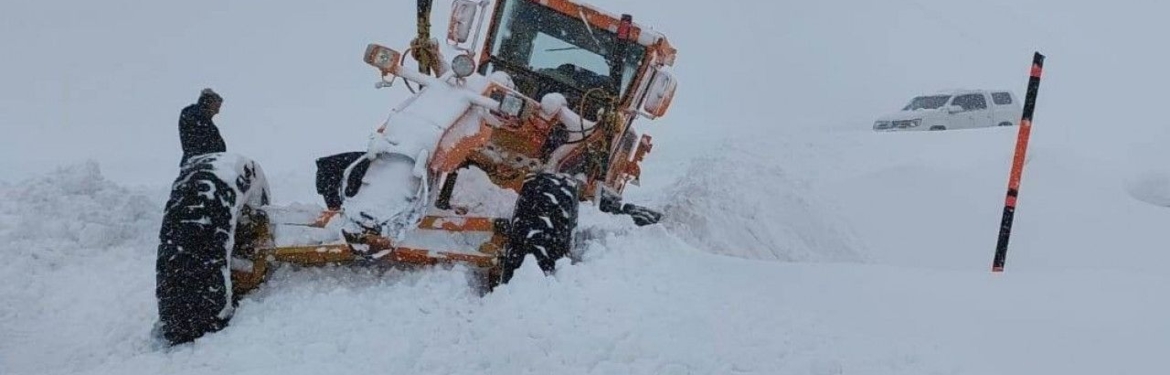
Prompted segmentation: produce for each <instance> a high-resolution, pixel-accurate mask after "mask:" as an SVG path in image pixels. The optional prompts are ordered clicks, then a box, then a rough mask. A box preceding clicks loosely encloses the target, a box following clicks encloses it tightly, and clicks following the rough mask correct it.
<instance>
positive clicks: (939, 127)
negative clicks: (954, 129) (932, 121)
mask: <svg viewBox="0 0 1170 375" xmlns="http://www.w3.org/2000/svg"><path fill="white" fill-rule="evenodd" d="M930 130H931V131H937V130H947V127H945V126H942V125H935V126H931V127H930Z"/></svg>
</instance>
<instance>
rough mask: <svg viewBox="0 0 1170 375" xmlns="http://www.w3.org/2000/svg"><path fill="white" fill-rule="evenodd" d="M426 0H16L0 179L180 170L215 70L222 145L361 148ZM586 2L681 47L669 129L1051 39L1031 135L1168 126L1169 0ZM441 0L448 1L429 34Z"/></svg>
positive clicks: (961, 64)
mask: <svg viewBox="0 0 1170 375" xmlns="http://www.w3.org/2000/svg"><path fill="white" fill-rule="evenodd" d="M414 3H415V2H414V1H402V0H382V1H340V2H334V1H276V0H253V1H231V2H229V1H214V0H206V1H199V2H189V1H188V2H163V1H130V0H108V1H81V0H61V1H31V0H9V1H6V2H5V4H4V5H3V11H0V51H2V52H0V56H2V57H0V181H10V182H11V181H15V180H19V179H23V178H27V177H31V176H36V175H39V174H42V173H44V171H45V170H46V169H51V168H54V167H56V166H59V165H63V164H71V163H76V162H80V161H84V160H87V159H92V160H96V161H98V162H99V163H101V167H102V170H103V172H104V173H105V174H106V175H107V176H109V177H110V178H112V179H114V180H117V181H120V182H124V183H133V184H166V183H169V180H170V179H172V178H173V177H174V174H175V172H176V168H177V166H176V164H177V162H178V159H179V155H180V152H179V145H178V132H177V129H176V122H177V117H178V112H179V110H180V109H181V108H182V107H183V106H185V105H187V104H189V103H190V102H192V101H193V100H194V99H195V97H196V95H197V93H198V91H199V90H200V89H201V88H203V87H214V88H215V89H217V90H218V91H219V92H221V93H222V94H223V96H224V97H225V99H226V103H225V106H224V109H223V113H222V114H221V115H220V116H218V117H217V119H216V121H217V123H218V124H219V125H220V128H221V130H222V132H223V134H224V136H225V137H226V139H227V144H228V147H229V149H230V150H231V151H235V152H240V153H243V154H245V155H249V156H251V157H253V158H255V159H257V160H258V161H259V162H260V163H261V164H262V165H263V166H265V168H266V169H267V170H268V171H269V173H270V174H271V173H281V172H285V171H294V170H301V169H311V168H313V164H312V161H313V159H314V158H316V157H318V156H322V155H325V154H328V153H333V152H340V151H347V150H351V149H360V148H361V147H362V145H363V143H364V140H365V138H366V134H367V132H368V131H369V130H370V129H372V128H373V127H374V126H376V125H377V124H378V123H379V122H380V121H381V120H382V119H383V117H384V116H385V115H386V113H387V111H388V109H389V107H390V106H391V105H393V104H394V102H395V101H397V100H399V99H401V98H402V97H403V93H404V92H405V91H404V90H403V89H401V88H395V89H392V90H381V91H378V90H374V89H373V88H372V85H373V82H374V81H375V80H376V74H375V72H374V71H373V70H372V69H371V68H369V67H367V66H365V65H364V64H363V63H362V61H361V53H362V52H363V50H364V48H365V45H366V43H369V42H378V43H382V44H386V45H389V46H394V47H402V46H405V44H406V43H407V42H408V40H409V38H410V37H411V36H412V32H413V30H414V25H413V22H414V21H413V11H414V9H413V5H414ZM591 3H594V4H597V5H599V6H601V7H603V8H606V9H610V10H612V11H613V12H615V13H617V12H623V11H624V12H629V13H632V14H633V15H634V17H635V21H638V22H641V23H646V24H648V25H651V26H652V27H654V28H656V29H658V30H660V31H662V32H664V33H665V34H667V35H668V36H669V37H670V38H671V39H672V41H673V42H674V44H675V45H676V46H677V47H678V49H679V59H678V64H677V66H676V69H675V72H676V75H677V76H678V78H679V80H680V82H681V86H680V89H679V90H680V91H679V93H678V97H677V100H676V101H677V102H676V103H675V105H674V106H673V107H672V113H671V114H670V115H669V116H670V117H668V118H667V119H664V120H662V121H658V122H656V123H654V124H653V126H652V127H650V128H649V129H647V130H649V131H651V132H654V133H656V134H659V136H660V138H659V139H660V141H659V144H660V145H663V144H662V142H674V144H676V145H677V144H681V143H687V142H692V143H701V142H702V140H703V139H704V138H705V137H709V136H710V135H712V134H714V135H719V134H726V133H736V134H744V133H751V134H759V136H760V137H767V136H780V135H779V133H783V132H789V133H791V132H793V131H818V130H822V129H846V128H856V129H865V128H868V127H869V126H870V124H871V122H872V119H873V117H876V116H877V115H880V114H882V113H883V112H888V111H891V110H895V109H897V108H898V107H900V106H901V105H903V104H904V102H906V101H907V100H908V99H909V98H910V97H911V96H913V95H915V94H917V93H920V92H931V91H935V90H939V89H944V88H955V87H965V88H984V87H987V88H992V87H994V88H1009V89H1012V90H1014V91H1016V93H1017V94H1019V95H1021V96H1022V95H1023V91H1024V85H1025V81H1026V74H1027V68H1028V66H1027V65H1028V63H1029V59H1030V58H1031V53H1032V52H1033V51H1035V50H1041V51H1043V52H1044V53H1046V54H1047V55H1048V56H1049V61H1048V69H1047V70H1046V73H1045V74H1046V76H1045V83H1044V87H1043V89H1042V91H1041V101H1040V103H1041V106H1040V108H1039V109H1038V113H1037V131H1036V136H1037V137H1038V138H1044V139H1047V140H1048V141H1050V142H1061V141H1069V142H1072V141H1079V140H1081V139H1091V140H1093V142H1095V143H1086V144H1099V145H1100V146H1101V147H1102V150H1103V151H1102V152H1118V151H1123V150H1124V149H1125V147H1127V146H1126V145H1128V144H1129V143H1130V142H1139V141H1140V142H1156V141H1162V140H1167V139H1168V138H1167V134H1166V132H1165V131H1163V129H1164V128H1166V127H1167V126H1168V125H1170V124H1168V123H1167V120H1166V118H1167V117H1166V116H1165V115H1163V112H1164V111H1163V110H1162V107H1163V106H1164V104H1163V102H1164V98H1165V94H1164V91H1163V90H1162V89H1163V88H1165V87H1167V86H1168V85H1167V83H1168V82H1170V79H1168V77H1170V72H1168V71H1167V69H1166V67H1167V66H1170V53H1168V52H1167V51H1166V47H1165V41H1164V40H1163V39H1164V38H1165V37H1166V36H1167V35H1170V26H1167V23H1165V22H1164V20H1163V19H1164V18H1165V15H1166V14H1170V12H1168V11H1170V5H1166V4H1164V3H1162V2H1158V1H1132V0H1131V1H1114V2H1097V1H1094V2H1088V1H1063V0H1043V1H1026V0H1019V1H1014V0H987V1H912V0H892V1H876V0H875V1H799V2H797V1H757V0H750V1H674V0H653V1H651V0H643V1H621V0H593V1H591ZM447 4H448V2H446V1H443V0H438V1H437V4H436V7H437V9H436V13H440V15H439V16H438V17H436V21H435V24H436V25H435V32H436V35H437V36H442V35H441V34H439V33H440V32H443V30H445V27H444V26H445V21H444V19H445V14H444V13H445V11H446V9H447ZM1046 103H1051V104H1056V103H1060V104H1063V105H1061V106H1059V107H1060V108H1076V109H1083V111H1080V112H1072V111H1061V112H1045V107H1044V104H1046ZM663 146H666V145H663ZM667 147H669V146H667Z"/></svg>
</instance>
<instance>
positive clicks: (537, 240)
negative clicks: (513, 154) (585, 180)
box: [500, 173, 580, 283]
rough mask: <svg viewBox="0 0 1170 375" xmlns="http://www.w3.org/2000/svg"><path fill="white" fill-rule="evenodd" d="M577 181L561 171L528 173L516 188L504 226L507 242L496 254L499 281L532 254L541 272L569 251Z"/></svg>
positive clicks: (547, 270)
mask: <svg viewBox="0 0 1170 375" xmlns="http://www.w3.org/2000/svg"><path fill="white" fill-rule="evenodd" d="M578 185H579V183H578V181H577V180H576V179H573V178H572V177H569V176H568V175H565V174H551V173H540V174H535V175H532V176H529V177H528V178H527V179H526V180H525V181H524V185H523V186H522V187H521V188H520V196H519V198H517V199H516V208H515V210H514V211H513V212H512V220H511V222H510V225H509V229H508V245H507V246H505V248H504V251H503V252H502V254H501V256H500V282H501V283H507V282H508V281H509V280H511V279H512V273H513V272H514V271H516V269H517V268H520V264H521V263H523V262H524V257H525V256H527V255H528V254H532V255H533V256H534V257H535V258H536V261H537V264H538V265H539V266H540V269H542V270H544V272H545V274H549V273H551V272H553V270H554V268H555V267H556V261H557V260H558V259H560V258H562V257H564V256H566V255H568V254H569V249H570V247H571V246H572V243H573V230H574V229H576V228H577V208H578V205H579V204H580V200H579V197H580V191H579V187H578Z"/></svg>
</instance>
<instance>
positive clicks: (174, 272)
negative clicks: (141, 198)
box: [155, 153, 268, 345]
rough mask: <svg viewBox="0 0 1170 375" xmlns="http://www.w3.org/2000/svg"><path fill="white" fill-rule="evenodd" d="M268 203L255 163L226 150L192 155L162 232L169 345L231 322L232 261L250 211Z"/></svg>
mask: <svg viewBox="0 0 1170 375" xmlns="http://www.w3.org/2000/svg"><path fill="white" fill-rule="evenodd" d="M267 203H268V186H267V181H265V179H264V175H263V172H262V171H261V170H260V167H259V166H258V165H256V163H255V162H253V161H251V160H248V159H246V158H243V157H240V156H237V155H233V154H224V153H215V154H207V155H201V156H198V157H194V158H191V159H190V160H189V161H187V163H185V164H184V165H183V166H182V170H181V171H180V173H179V177H178V179H176V180H175V183H174V184H173V185H172V187H171V196H170V199H169V200H168V201H167V205H166V208H165V211H164V213H163V221H162V228H161V230H160V231H159V245H158V259H157V262H156V264H155V266H156V268H155V271H156V288H155V297H156V298H157V300H158V315H159V322H158V326H157V328H158V329H159V331H160V333H161V334H162V336H163V338H165V339H166V341H167V342H169V343H170V344H171V345H175V344H180V343H184V342H189V341H192V340H195V339H197V338H199V337H201V336H203V335H204V334H206V333H208V332H214V331H218V330H220V329H222V328H223V327H224V326H226V325H227V322H228V320H229V319H230V318H231V316H232V313H233V312H234V308H235V305H236V298H235V297H234V296H233V293H232V278H231V276H230V275H231V259H232V250H233V249H234V248H235V247H236V243H235V242H236V239H237V237H238V238H239V239H240V240H241V242H243V241H248V240H247V238H251V236H250V235H249V234H246V233H239V234H238V233H237V232H238V231H240V230H241V228H246V227H254V225H250V224H251V223H252V220H251V218H252V216H251V215H248V213H252V212H259V211H258V210H257V209H258V208H260V207H262V206H263V205H266V204H267Z"/></svg>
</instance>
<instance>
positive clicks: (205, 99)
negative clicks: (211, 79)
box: [199, 88, 223, 115]
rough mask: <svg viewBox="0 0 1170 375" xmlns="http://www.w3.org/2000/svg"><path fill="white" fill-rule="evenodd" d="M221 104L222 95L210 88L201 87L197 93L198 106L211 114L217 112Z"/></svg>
mask: <svg viewBox="0 0 1170 375" xmlns="http://www.w3.org/2000/svg"><path fill="white" fill-rule="evenodd" d="M222 104H223V97H221V96H219V94H218V93H216V92H215V91H214V90H212V89H210V88H207V89H203V91H202V92H200V93H199V106H200V107H203V109H204V110H206V111H208V112H211V114H213V115H214V114H217V113H219V107H220V105H222Z"/></svg>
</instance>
